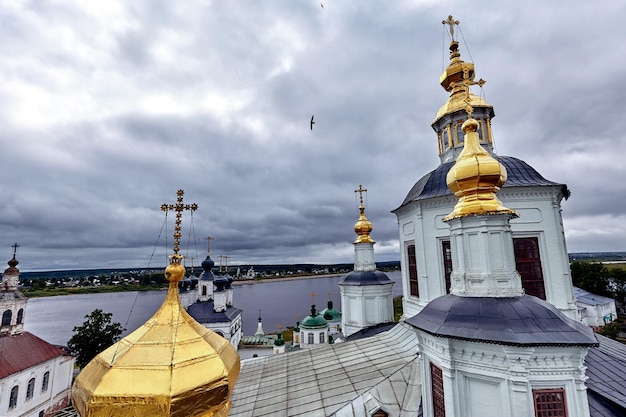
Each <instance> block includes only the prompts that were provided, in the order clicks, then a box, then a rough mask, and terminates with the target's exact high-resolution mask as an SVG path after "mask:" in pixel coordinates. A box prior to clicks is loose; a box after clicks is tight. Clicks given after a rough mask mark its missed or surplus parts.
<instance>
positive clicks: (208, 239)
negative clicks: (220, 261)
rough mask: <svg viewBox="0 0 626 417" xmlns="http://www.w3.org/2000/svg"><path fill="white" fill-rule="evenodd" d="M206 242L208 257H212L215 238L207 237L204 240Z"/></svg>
mask: <svg viewBox="0 0 626 417" xmlns="http://www.w3.org/2000/svg"><path fill="white" fill-rule="evenodd" d="M204 240H206V241H207V244H206V246H207V248H206V253H207V255H210V254H211V241H212V240H213V238H212V237H211V236H207V237H205V238H204Z"/></svg>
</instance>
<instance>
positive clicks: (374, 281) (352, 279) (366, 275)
mask: <svg viewBox="0 0 626 417" xmlns="http://www.w3.org/2000/svg"><path fill="white" fill-rule="evenodd" d="M387 284H393V281H391V280H390V279H389V277H388V276H387V274H385V273H384V272H382V271H379V270H377V269H376V270H374V271H352V272H350V273H348V274H347V275H346V276H345V278H344V279H343V280H341V281H339V285H387Z"/></svg>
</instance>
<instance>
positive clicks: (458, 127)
mask: <svg viewBox="0 0 626 417" xmlns="http://www.w3.org/2000/svg"><path fill="white" fill-rule="evenodd" d="M462 126H463V123H457V125H456V142H457V144H458V145H463V140H464V139H465V133H463V129H462V128H461V127H462Z"/></svg>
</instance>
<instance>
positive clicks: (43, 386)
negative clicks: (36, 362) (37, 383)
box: [41, 371, 50, 391]
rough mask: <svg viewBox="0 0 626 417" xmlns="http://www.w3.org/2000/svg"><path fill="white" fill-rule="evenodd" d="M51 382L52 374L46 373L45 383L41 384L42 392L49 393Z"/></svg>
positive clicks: (44, 376)
mask: <svg viewBox="0 0 626 417" xmlns="http://www.w3.org/2000/svg"><path fill="white" fill-rule="evenodd" d="M49 381H50V372H49V371H46V373H45V374H43V381H42V383H41V391H48V382H49Z"/></svg>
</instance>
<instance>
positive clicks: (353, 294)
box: [339, 281, 393, 336]
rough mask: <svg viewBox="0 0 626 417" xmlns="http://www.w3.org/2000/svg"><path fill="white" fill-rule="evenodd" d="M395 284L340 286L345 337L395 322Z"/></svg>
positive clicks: (342, 323) (342, 324)
mask: <svg viewBox="0 0 626 417" xmlns="http://www.w3.org/2000/svg"><path fill="white" fill-rule="evenodd" d="M392 288H393V282H391V281H390V282H389V284H383V285H340V286H339V289H340V291H341V310H342V311H341V314H342V315H341V327H342V331H343V334H344V336H350V335H351V334H354V333H356V332H358V331H359V330H361V329H363V328H365V327H368V326H373V325H376V324H379V323H387V322H391V321H393V294H392Z"/></svg>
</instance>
